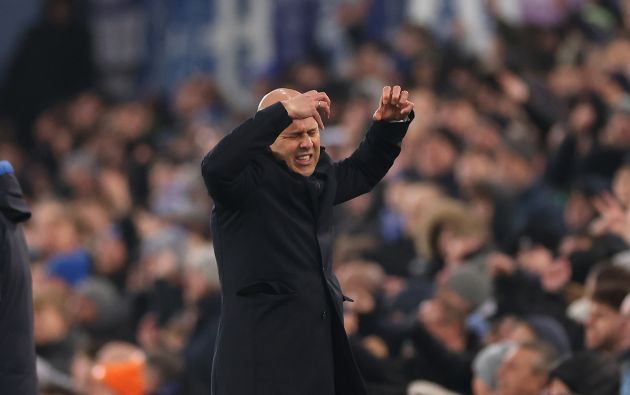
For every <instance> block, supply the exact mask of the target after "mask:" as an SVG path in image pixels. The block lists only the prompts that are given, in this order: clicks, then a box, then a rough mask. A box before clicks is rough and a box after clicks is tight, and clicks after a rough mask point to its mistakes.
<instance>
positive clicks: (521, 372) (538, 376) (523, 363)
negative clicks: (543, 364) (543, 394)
mask: <svg viewBox="0 0 630 395" xmlns="http://www.w3.org/2000/svg"><path fill="white" fill-rule="evenodd" d="M537 360H538V355H537V354H536V352H535V351H532V350H528V349H524V348H520V347H519V348H516V349H515V350H513V351H512V352H509V353H508V354H507V355H506V356H505V359H504V360H503V363H502V364H501V367H500V368H499V383H498V385H499V393H500V394H501V395H538V394H539V393H540V391H541V390H542V389H543V387H544V385H545V382H546V380H547V374H546V373H545V372H542V371H539V370H538V369H536V363H537Z"/></svg>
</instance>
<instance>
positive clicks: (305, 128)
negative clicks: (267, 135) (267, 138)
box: [269, 118, 319, 177]
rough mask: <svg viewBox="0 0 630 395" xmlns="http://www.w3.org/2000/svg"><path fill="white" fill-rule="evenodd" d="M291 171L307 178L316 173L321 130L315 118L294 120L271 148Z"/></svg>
mask: <svg viewBox="0 0 630 395" xmlns="http://www.w3.org/2000/svg"><path fill="white" fill-rule="evenodd" d="M269 148H271V152H273V154H274V155H275V156H276V157H277V158H279V159H282V160H283V161H284V162H285V163H286V164H287V166H288V167H289V169H291V170H292V171H294V172H296V173H298V174H301V175H303V176H305V177H308V176H310V175H311V174H313V172H314V171H315V166H317V162H318V161H319V128H318V126H317V121H315V119H314V118H306V119H297V120H294V121H293V123H292V124H291V125H289V127H288V128H286V129H284V130H283V131H282V133H280V135H279V136H278V138H276V141H274V142H273V144H271V146H270V147H269Z"/></svg>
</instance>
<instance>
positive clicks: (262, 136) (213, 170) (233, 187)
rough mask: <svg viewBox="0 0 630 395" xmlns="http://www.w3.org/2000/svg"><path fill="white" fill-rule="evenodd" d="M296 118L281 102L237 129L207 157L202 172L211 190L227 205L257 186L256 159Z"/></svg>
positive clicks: (216, 198)
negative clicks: (253, 164) (291, 116)
mask: <svg viewBox="0 0 630 395" xmlns="http://www.w3.org/2000/svg"><path fill="white" fill-rule="evenodd" d="M291 122H292V120H291V118H290V117H289V115H288V114H287V111H286V110H285V109H284V106H283V105H282V104H281V103H276V104H274V105H272V106H269V107H267V108H265V109H263V110H260V111H258V112H257V113H256V114H255V115H254V116H253V117H252V118H250V119H248V120H247V121H245V122H244V123H243V124H241V125H240V126H238V127H237V128H236V129H234V130H233V131H232V132H231V133H230V134H228V135H227V136H225V137H224V138H223V139H221V141H219V143H218V144H217V145H216V146H215V147H214V148H213V149H212V150H210V152H208V154H207V155H206V156H205V157H204V158H203V161H202V162H201V174H202V176H203V181H204V183H205V184H206V188H207V189H208V193H209V194H210V196H212V198H213V199H214V200H215V201H216V202H219V203H221V204H224V205H233V204H235V203H237V202H238V201H239V199H240V198H241V197H243V195H244V194H245V193H246V192H247V191H248V190H249V188H251V187H253V186H254V185H255V182H256V177H255V174H254V173H255V170H254V169H252V168H251V167H252V166H250V165H251V164H252V163H253V159H254V158H256V157H257V156H258V155H260V154H262V153H264V152H265V151H266V150H268V149H269V146H270V145H271V144H272V143H273V142H274V141H275V139H276V137H277V136H278V135H279V134H280V132H282V131H283V130H284V129H285V128H286V127H288V126H289V125H290V124H291Z"/></svg>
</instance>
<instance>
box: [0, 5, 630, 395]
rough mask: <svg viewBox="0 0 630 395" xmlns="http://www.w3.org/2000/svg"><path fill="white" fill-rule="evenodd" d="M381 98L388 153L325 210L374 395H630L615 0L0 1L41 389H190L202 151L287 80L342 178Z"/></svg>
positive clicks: (196, 373) (626, 89) (201, 285)
mask: <svg viewBox="0 0 630 395" xmlns="http://www.w3.org/2000/svg"><path fill="white" fill-rule="evenodd" d="M393 84H400V85H402V86H403V87H404V88H405V89H408V90H409V91H410V96H411V100H412V101H413V102H415V111H416V119H415V120H414V122H413V123H412V124H411V127H410V130H409V132H408V134H407V137H406V138H405V141H404V144H403V149H402V153H401V155H400V157H399V158H398V160H397V162H396V164H395V165H394V168H392V169H391V171H390V172H389V174H388V175H387V177H386V179H385V180H384V181H383V182H382V183H381V184H380V185H379V186H378V187H377V188H376V189H375V190H374V191H372V192H371V193H369V194H367V195H364V196H361V197H359V198H356V199H354V200H352V201H350V202H348V203H346V204H344V205H343V206H340V207H338V208H337V211H336V214H335V215H336V229H337V236H336V256H335V268H336V269H335V270H336V272H337V275H338V277H339V280H340V282H341V284H342V287H343V288H344V291H345V293H346V294H347V295H349V296H350V297H352V298H353V299H354V300H355V302H354V303H346V304H345V309H346V311H345V313H344V323H345V326H346V331H347V333H348V335H349V336H350V339H351V343H352V347H353V349H354V352H355V355H356V357H357V361H358V363H359V366H360V368H361V370H362V372H363V374H364V376H365V379H366V382H367V385H368V388H369V393H370V394H372V395H398V394H400V395H405V394H409V395H427V394H429V395H430V394H475V395H486V394H491V395H530V394H531V395H539V394H540V393H541V392H542V391H543V389H544V388H546V390H547V391H548V392H547V393H548V394H551V395H561V394H562V395H566V394H569V393H580V394H589V395H598V394H605V395H607V394H611V395H612V394H618V393H622V394H624V395H627V394H630V298H628V297H627V295H628V293H629V292H630V249H629V245H630V212H629V210H628V208H629V207H630V155H629V154H630V1H627V0H321V1H315V0H84V1H80V0H3V1H2V2H0V159H5V160H9V161H11V162H12V164H13V167H14V168H15V169H16V173H17V175H18V177H19V179H20V182H21V184H22V188H23V189H24V192H25V195H26V196H27V198H28V201H29V204H30V207H31V209H32V211H33V217H32V219H31V220H30V221H28V222H27V223H26V228H25V231H26V234H27V240H28V243H29V248H30V252H31V258H32V273H33V292H34V295H33V297H34V307H35V338H36V339H35V340H36V346H37V350H36V351H37V356H38V375H39V379H40V388H41V394H46V395H53V394H75V395H79V394H87V395H105V394H106V395H112V394H113V395H143V394H156V395H158V394H159V395H176V394H179V395H185V394H191V395H196V394H209V388H210V380H211V378H210V373H209V372H210V365H211V360H212V352H213V347H214V337H215V335H216V331H217V323H218V317H219V310H220V287H219V282H218V275H217V272H216V262H215V260H214V254H213V249H212V235H211V234H210V231H209V213H210V209H211V207H212V202H211V201H210V199H209V197H208V196H207V192H206V191H205V189H204V187H203V182H202V180H201V174H200V163H201V159H202V157H203V156H204V155H205V153H207V152H208V150H209V149H211V148H212V147H213V146H214V144H216V142H217V141H218V140H219V139H220V138H221V137H222V136H224V135H225V134H226V133H228V132H229V131H230V130H232V129H233V128H234V127H235V126H237V125H238V124H240V123H241V122H242V121H244V120H245V119H247V118H248V117H250V116H251V115H252V114H253V113H254V111H255V108H256V105H257V103H258V101H259V100H260V98H261V97H262V95H263V94H264V93H266V92H267V91H269V90H271V89H273V88H276V87H279V86H285V87H291V88H294V89H297V90H300V91H306V90H310V89H318V90H324V91H326V92H327V93H328V95H329V96H330V97H331V99H332V116H331V118H330V120H329V121H328V124H327V127H326V130H325V131H323V132H322V141H323V145H325V146H326V147H327V152H329V153H331V155H332V156H333V157H334V158H335V159H341V158H344V157H345V156H347V155H349V154H350V153H351V152H352V151H353V149H354V148H355V147H356V146H357V145H358V143H359V142H360V140H361V139H362V137H363V135H364V133H365V131H366V130H367V127H368V126H369V122H370V120H371V116H372V113H373V111H374V110H375V109H376V105H377V103H378V97H379V95H380V92H381V89H382V87H383V86H384V85H393ZM624 299H625V302H624ZM622 388H623V389H622ZM624 391H625V392H624Z"/></svg>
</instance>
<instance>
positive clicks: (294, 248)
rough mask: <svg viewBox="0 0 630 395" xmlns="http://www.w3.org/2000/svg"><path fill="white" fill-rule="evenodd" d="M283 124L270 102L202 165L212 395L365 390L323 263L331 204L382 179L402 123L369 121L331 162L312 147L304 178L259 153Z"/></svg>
mask: <svg viewBox="0 0 630 395" xmlns="http://www.w3.org/2000/svg"><path fill="white" fill-rule="evenodd" d="M412 116H413V114H412ZM291 122H292V120H291V118H290V117H289V116H288V114H287V112H286V110H285V109H284V107H283V106H282V104H280V103H277V104H274V105H272V106H270V107H268V108H266V109H264V110H261V111H259V112H257V113H256V114H255V115H254V117H253V118H251V119H249V120H247V121H246V122H245V123H243V124H242V125H241V126H239V127H237V128H236V129H235V130H234V131H232V132H231V133H230V134H229V135H227V136H226V137H224V138H223V139H222V140H221V141H220V142H219V143H218V144H217V145H216V146H215V147H214V148H213V149H212V150H211V151H210V152H209V153H208V154H207V155H206V157H205V158H204V160H203V162H202V174H203V179H204V181H205V184H206V187H207V188H208V192H209V193H210V195H211V197H212V198H213V200H214V202H215V206H214V208H213V210H212V221H211V222H212V234H213V241H214V248H215V255H216V258H217V262H218V266H219V275H220V279H221V286H222V296H223V298H222V313H221V314H222V315H221V320H220V327H219V332H218V337H217V345H216V349H215V356H214V361H213V368H212V393H213V395H298V394H299V395H333V394H336V395H362V394H365V386H364V384H363V380H362V378H361V375H360V373H359V371H358V369H357V367H356V364H355V362H354V358H353V356H352V352H351V351H350V347H349V345H348V340H347V337H346V334H345V331H344V328H343V311H342V302H343V301H344V300H345V299H347V298H344V296H343V294H342V292H341V289H340V286H339V282H338V281H337V279H336V277H335V275H334V274H333V272H332V268H331V266H332V242H333V229H332V209H333V206H334V205H336V204H339V203H342V202H345V201H347V200H349V199H352V198H354V197H356V196H358V195H361V194H363V193H366V192H368V191H369V190H370V189H372V187H374V185H376V184H377V183H378V182H379V181H380V180H381V178H383V176H384V175H385V174H386V173H387V171H388V169H389V168H390V167H391V165H392V164H393V162H394V159H395V158H396V157H397V156H398V154H399V153H400V144H401V141H402V138H403V136H404V135H405V133H406V131H407V128H408V125H409V122H410V120H409V121H406V122H396V123H389V122H374V123H373V124H372V126H371V127H370V129H369V131H368V132H367V134H366V137H365V139H364V140H363V142H362V143H361V144H360V146H359V148H357V150H356V151H355V152H354V153H353V154H352V155H351V156H350V157H349V158H347V159H345V160H343V161H340V162H338V163H333V162H332V161H331V159H330V157H329V156H328V155H327V154H326V152H325V151H324V149H323V148H322V149H321V154H320V159H319V162H318V164H317V166H316V169H315V172H314V174H313V175H312V176H310V177H304V176H302V175H300V174H298V173H295V172H293V171H291V170H289V168H288V167H287V165H286V164H285V163H284V162H283V161H281V160H278V159H276V158H274V156H273V155H272V154H271V152H270V150H269V146H270V145H271V144H272V143H273V142H274V140H275V139H276V137H277V136H278V135H279V134H280V132H282V130H284V129H285V128H286V127H288V126H289V125H290V124H291ZM323 133H325V131H324V132H323Z"/></svg>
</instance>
